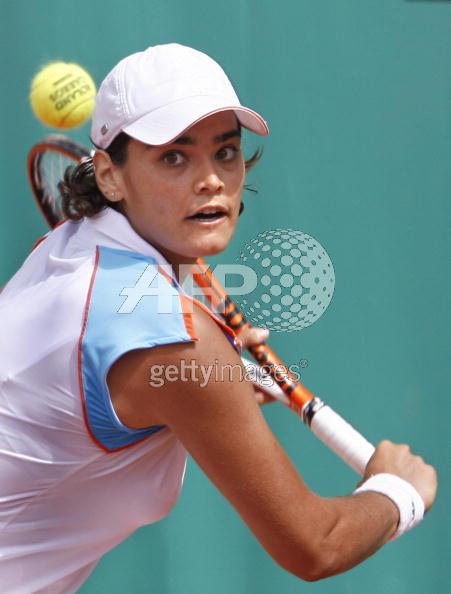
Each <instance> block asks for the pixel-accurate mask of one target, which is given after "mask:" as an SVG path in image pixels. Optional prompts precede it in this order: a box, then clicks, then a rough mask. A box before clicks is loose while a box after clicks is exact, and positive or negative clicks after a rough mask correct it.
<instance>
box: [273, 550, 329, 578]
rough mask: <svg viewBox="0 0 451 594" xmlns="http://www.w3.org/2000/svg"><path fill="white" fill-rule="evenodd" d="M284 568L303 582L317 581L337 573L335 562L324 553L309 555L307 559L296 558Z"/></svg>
mask: <svg viewBox="0 0 451 594" xmlns="http://www.w3.org/2000/svg"><path fill="white" fill-rule="evenodd" d="M284 569H286V570H287V571H289V572H290V573H292V574H293V575H295V576H296V577H297V578H299V579H300V580H303V581H305V582H318V581H320V580H323V579H325V578H328V577H331V576H333V575H335V574H337V573H339V570H338V569H337V566H336V564H335V563H334V562H333V561H332V559H329V558H327V557H326V556H325V555H319V556H318V557H309V559H308V561H306V560H305V559H297V562H296V563H294V562H292V563H290V564H289V565H287V564H285V565H284Z"/></svg>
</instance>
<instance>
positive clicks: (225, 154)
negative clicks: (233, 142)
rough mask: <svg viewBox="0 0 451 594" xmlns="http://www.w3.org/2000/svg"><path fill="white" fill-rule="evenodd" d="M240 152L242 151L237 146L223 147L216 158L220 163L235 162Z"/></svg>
mask: <svg viewBox="0 0 451 594" xmlns="http://www.w3.org/2000/svg"><path fill="white" fill-rule="evenodd" d="M239 152H240V149H238V148H237V147H236V146H223V147H222V148H221V149H219V151H218V152H217V153H216V158H217V159H218V161H233V159H234V158H235V157H236V156H237V154H238V153H239Z"/></svg>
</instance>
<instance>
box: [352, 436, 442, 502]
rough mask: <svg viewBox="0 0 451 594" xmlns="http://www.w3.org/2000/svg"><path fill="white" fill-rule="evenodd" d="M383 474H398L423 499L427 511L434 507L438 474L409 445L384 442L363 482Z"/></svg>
mask: <svg viewBox="0 0 451 594" xmlns="http://www.w3.org/2000/svg"><path fill="white" fill-rule="evenodd" d="M381 472H388V473H390V474H396V475H397V476H399V477H401V478H402V479H404V480H405V481H407V482H409V483H410V484H411V485H412V486H414V487H415V489H416V490H417V491H418V493H419V494H420V495H421V497H422V498H423V501H424V506H425V510H426V511H428V510H429V509H430V508H431V507H432V504H433V503H434V500H435V496H436V492H437V473H436V471H435V469H434V468H433V467H432V466H430V465H429V464H426V463H425V461H424V460H423V458H421V457H420V456H415V455H414V454H413V453H412V452H411V450H410V448H409V446H408V445H397V444H394V443H392V442H391V441H387V440H385V441H382V442H381V443H380V444H379V445H378V446H377V448H376V451H375V452H374V454H373V456H372V457H371V459H370V461H369V462H368V465H367V467H366V470H365V475H364V479H363V480H366V479H368V478H369V477H370V476H371V475H373V474H379V473H381Z"/></svg>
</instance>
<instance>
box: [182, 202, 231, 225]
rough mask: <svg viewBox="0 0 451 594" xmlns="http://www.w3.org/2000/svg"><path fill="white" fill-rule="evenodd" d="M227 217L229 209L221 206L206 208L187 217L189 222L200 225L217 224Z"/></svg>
mask: <svg viewBox="0 0 451 594" xmlns="http://www.w3.org/2000/svg"><path fill="white" fill-rule="evenodd" d="M226 217H227V209H226V208H224V207H223V206H220V205H210V206H205V207H204V208H200V209H198V210H196V212H195V213H193V214H192V215H190V216H188V217H186V218H187V220H188V221H197V222H199V223H215V222H217V221H220V220H223V219H225V218H226Z"/></svg>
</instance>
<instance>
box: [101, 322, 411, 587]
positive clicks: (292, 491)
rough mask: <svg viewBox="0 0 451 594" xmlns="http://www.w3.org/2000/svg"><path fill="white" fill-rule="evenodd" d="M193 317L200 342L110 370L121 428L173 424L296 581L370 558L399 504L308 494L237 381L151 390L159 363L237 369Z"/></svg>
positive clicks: (214, 333) (143, 354) (130, 358)
mask: <svg viewBox="0 0 451 594" xmlns="http://www.w3.org/2000/svg"><path fill="white" fill-rule="evenodd" d="M194 318H195V319H194V322H195V326H196V330H197V333H198V335H199V338H200V340H199V342H197V343H194V344H191V343H190V344H185V345H180V344H177V345H168V346H165V347H158V348H156V349H149V350H141V351H134V352H132V353H129V354H127V355H125V356H124V357H123V358H122V359H121V360H120V361H118V362H117V363H116V364H115V365H114V366H113V368H112V370H111V372H110V374H109V378H108V383H109V386H110V390H111V394H112V398H113V402H114V405H115V408H116V411H117V413H118V414H119V416H120V418H121V419H122V421H123V422H124V423H125V424H126V425H128V426H130V427H136V428H140V427H145V426H149V425H151V424H156V423H158V424H165V425H168V426H169V427H170V428H171V429H172V431H174V433H175V434H176V435H177V437H178V438H179V439H180V441H181V442H182V443H183V444H184V446H185V447H186V449H187V450H188V451H189V452H190V454H191V455H192V456H193V458H194V459H195V460H196V461H197V463H198V464H199V466H200V467H201V468H202V469H203V470H204V472H205V473H206V474H207V476H208V477H209V478H210V480H211V481H212V482H213V483H214V484H215V485H216V487H217V488H218V489H219V490H220V491H221V492H222V493H223V495H224V496H225V497H226V498H227V499H228V500H229V501H230V503H231V504H232V505H233V506H234V508H235V509H236V510H237V512H238V513H239V514H240V516H241V517H242V518H243V520H244V521H245V522H246V524H247V525H248V526H249V528H250V529H251V530H252V532H253V533H254V535H255V536H256V537H257V539H258V540H259V542H260V543H261V544H262V546H263V547H264V548H265V549H266V551H267V552H268V553H269V554H270V555H271V556H272V557H273V559H274V560H275V561H276V562H277V563H278V564H279V565H281V566H282V567H284V568H285V569H287V570H288V571H290V572H291V573H293V574H295V575H297V576H298V577H301V578H303V579H306V580H316V579H320V578H322V577H326V576H329V575H333V574H336V573H339V572H341V571H345V570H346V569H349V568H350V567H352V566H354V565H356V564H357V563H359V562H360V561H362V560H363V559H365V558H366V557H368V556H369V555H371V554H372V553H374V552H375V551H376V550H377V549H378V548H379V547H380V546H381V545H382V544H384V543H385V542H386V541H387V540H388V539H389V538H390V537H391V536H392V535H393V533H394V531H395V529H396V526H397V522H398V510H397V508H396V506H395V505H394V504H393V503H392V502H391V501H390V500H389V499H388V498H387V497H385V496H383V495H380V494H376V493H363V494H361V495H359V496H351V497H340V498H330V499H326V498H322V497H319V496H318V495H316V494H314V493H313V492H312V491H310V490H309V489H308V487H307V486H306V485H305V483H304V482H303V480H302V478H301V477H300V475H299V474H298V472H297V471H296V469H295V468H294V467H293V465H292V463H291V461H290V460H289V458H288V457H287V455H286V454H285V452H284V450H283V449H282V447H281V446H280V445H279V443H278V441H277V440H276V438H275V437H274V435H273V434H272V432H271V430H270V429H269V427H268V425H267V424H266V422H265V420H264V417H263V416H262V414H261V412H260V409H259V406H258V405H257V403H256V401H255V399H254V398H253V388H252V387H251V385H250V384H249V383H247V382H240V381H238V374H236V375H235V376H234V377H232V378H231V379H228V376H227V374H224V379H225V381H224V382H215V381H214V380H210V382H209V383H208V385H207V386H206V387H204V388H202V387H200V382H198V383H196V382H193V381H188V382H182V381H175V382H167V383H165V385H163V386H162V387H161V388H152V387H150V386H149V383H148V380H149V370H150V368H151V366H152V365H154V364H159V365H161V364H163V365H173V364H175V365H177V366H179V367H180V361H181V360H182V359H185V361H191V360H192V359H195V360H196V362H197V364H198V365H205V366H208V365H210V364H212V363H213V362H215V360H217V361H218V366H220V365H221V364H224V365H225V364H236V365H240V359H239V356H238V354H237V353H236V352H235V351H234V349H233V348H232V346H231V345H230V344H229V343H228V342H227V341H226V340H225V339H224V336H223V334H222V332H221V330H220V329H219V328H218V327H217V326H216V325H215V323H214V322H213V321H212V320H211V319H210V318H209V317H208V316H207V315H206V314H205V313H204V312H202V311H200V310H199V311H196V312H195V316H194ZM392 447H393V448H395V447H399V446H392ZM393 455H394V454H393V452H392V455H391V458H393ZM418 464H420V463H419V462H416V465H417V466H418ZM384 471H385V472H390V470H389V469H387V468H386V467H385V470H384ZM405 478H407V477H405ZM407 480H408V478H407Z"/></svg>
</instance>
